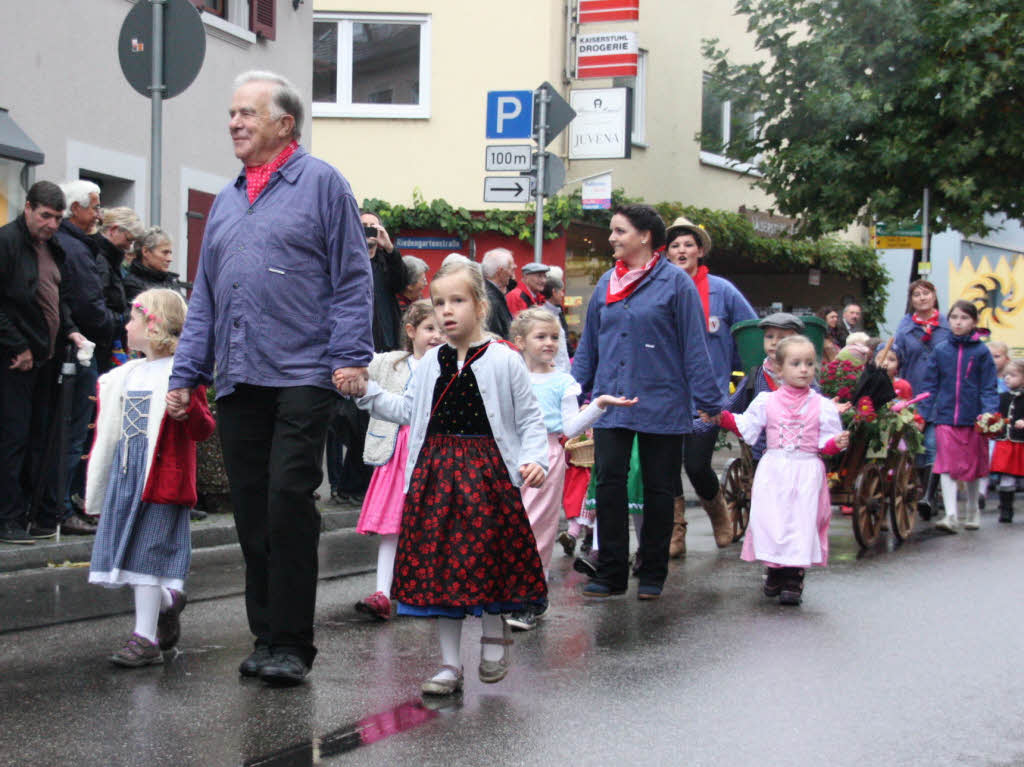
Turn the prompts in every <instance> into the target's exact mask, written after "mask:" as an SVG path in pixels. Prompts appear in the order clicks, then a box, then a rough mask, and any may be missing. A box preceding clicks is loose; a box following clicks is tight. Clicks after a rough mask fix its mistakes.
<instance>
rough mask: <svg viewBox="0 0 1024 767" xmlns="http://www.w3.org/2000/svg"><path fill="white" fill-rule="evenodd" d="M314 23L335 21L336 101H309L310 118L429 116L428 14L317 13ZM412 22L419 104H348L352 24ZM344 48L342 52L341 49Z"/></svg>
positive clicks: (402, 117)
mask: <svg viewBox="0 0 1024 767" xmlns="http://www.w3.org/2000/svg"><path fill="white" fill-rule="evenodd" d="M313 21H314V22H337V24H338V82H337V85H336V92H337V99H338V100H337V101H336V102H334V103H331V102H327V101H314V102H313V110H312V111H313V117H370V118H388V119H395V118H397V119H409V120H422V119H426V118H429V117H430V40H431V35H430V15H429V14H398V13H342V12H327V11H325V12H317V13H314V14H313ZM358 23H364V24H416V25H419V27H420V103H419V104H353V103H352V56H351V51H352V25H353V24H358ZM345 51H348V53H347V54H344V55H343V52H345Z"/></svg>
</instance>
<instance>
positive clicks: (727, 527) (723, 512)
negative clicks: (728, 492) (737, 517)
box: [700, 488, 733, 549]
mask: <svg viewBox="0 0 1024 767" xmlns="http://www.w3.org/2000/svg"><path fill="white" fill-rule="evenodd" d="M700 503H701V505H702V506H703V507H704V511H706V512H707V513H708V518H709V519H710V520H711V529H712V530H713V531H714V533H715V544H716V545H717V546H718V548H720V549H724V548H725V547H726V546H728V545H729V544H730V543H732V538H733V535H732V515H731V514H730V513H729V509H728V507H727V506H726V505H725V498H724V496H723V495H722V488H718V494H717V495H716V496H715V497H714V498H712V499H711V500H710V501H705V500H704V499H703V498H701V499H700Z"/></svg>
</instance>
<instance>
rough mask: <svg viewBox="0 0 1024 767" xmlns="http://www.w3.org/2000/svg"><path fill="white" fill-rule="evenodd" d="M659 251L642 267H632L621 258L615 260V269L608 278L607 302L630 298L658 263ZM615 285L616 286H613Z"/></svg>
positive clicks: (612, 302) (611, 302)
mask: <svg viewBox="0 0 1024 767" xmlns="http://www.w3.org/2000/svg"><path fill="white" fill-rule="evenodd" d="M658 256H659V254H658V253H655V254H654V257H653V258H652V259H651V260H650V261H648V262H647V263H646V264H644V266H643V267H641V268H640V269H630V268H629V267H628V266H626V264H625V263H624V262H623V261H622V259H621V258H620V259H619V260H617V261H616V262H615V271H614V273H613V274H612V276H611V278H610V279H609V280H608V292H607V293H606V294H605V303H606V304H614V303H615V302H616V301H621V300H622V299H624V298H628V297H629V295H630V294H631V293H632V292H633V291H634V290H636V289H637V288H638V287H640V283H641V282H643V281H644V278H645V277H646V276H647V275H648V274H650V272H651V270H652V269H653V268H654V265H655V264H657V263H658ZM613 286H614V287H613Z"/></svg>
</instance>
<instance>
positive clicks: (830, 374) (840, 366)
mask: <svg viewBox="0 0 1024 767" xmlns="http://www.w3.org/2000/svg"><path fill="white" fill-rule="evenodd" d="M863 370H864V363H863V362H857V361H855V360H849V359H844V360H840V359H834V360H832V361H831V362H830V363H828V364H827V365H826V366H825V369H824V370H823V371H822V374H821V380H820V381H819V383H820V385H821V393H822V394H823V395H824V396H826V397H828V398H829V399H834V398H836V397H838V398H839V401H840V402H849V401H850V400H851V399H852V398H853V390H854V388H855V387H856V386H857V379H858V378H860V374H861V372H862V371H863Z"/></svg>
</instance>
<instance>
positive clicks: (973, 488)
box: [939, 474, 988, 524]
mask: <svg viewBox="0 0 1024 767" xmlns="http://www.w3.org/2000/svg"><path fill="white" fill-rule="evenodd" d="M987 482H988V477H982V478H981V479H978V480H972V481H970V482H964V486H965V487H966V488H967V505H966V508H965V510H964V520H965V521H967V522H974V523H975V524H977V522H978V517H979V516H980V512H979V510H978V494H979V493H980V492H981V490H982V487H983V483H987ZM939 484H940V485H941V486H942V505H943V507H944V508H945V510H946V518H947V519H949V518H953V519H956V517H957V503H956V500H957V498H956V491H957V481H956V480H955V479H953V478H952V477H951V476H949V475H948V474H940V475H939Z"/></svg>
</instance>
